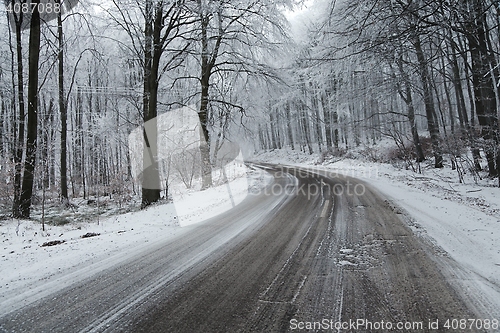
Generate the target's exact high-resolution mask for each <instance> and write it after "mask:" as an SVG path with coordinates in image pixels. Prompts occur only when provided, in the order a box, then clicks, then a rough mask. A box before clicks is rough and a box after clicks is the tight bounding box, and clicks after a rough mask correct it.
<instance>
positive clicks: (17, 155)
mask: <svg viewBox="0 0 500 333" xmlns="http://www.w3.org/2000/svg"><path fill="white" fill-rule="evenodd" d="M19 15H20V16H19V17H17V15H14V19H15V31H16V32H15V35H16V55H17V99H18V103H19V119H17V122H18V128H17V130H16V124H14V126H13V127H14V138H15V144H14V147H15V152H14V170H15V172H14V201H13V205H12V216H13V217H14V218H20V217H22V215H21V180H22V171H23V166H22V161H23V150H24V130H25V129H24V123H25V116H26V115H25V112H26V107H25V105H24V74H23V71H24V69H23V52H22V40H21V25H22V19H23V15H22V13H20V14H19ZM16 131H17V135H18V137H17V138H16V134H15V132H16Z"/></svg>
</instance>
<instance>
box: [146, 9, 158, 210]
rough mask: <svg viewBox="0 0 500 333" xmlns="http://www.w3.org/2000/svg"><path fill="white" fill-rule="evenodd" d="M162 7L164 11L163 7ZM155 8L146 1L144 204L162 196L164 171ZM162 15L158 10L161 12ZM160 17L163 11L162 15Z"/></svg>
mask: <svg viewBox="0 0 500 333" xmlns="http://www.w3.org/2000/svg"><path fill="white" fill-rule="evenodd" d="M158 10H160V11H161V8H159V9H158ZM154 11H155V9H154V8H153V2H152V1H151V0H148V1H147V2H146V23H145V29H144V31H145V45H144V93H143V121H144V129H143V136H144V142H143V145H144V149H143V170H142V172H143V179H142V205H141V206H142V208H144V207H147V206H149V205H151V204H152V203H154V202H157V201H158V200H160V194H161V188H160V174H159V170H158V146H157V142H158V129H157V126H156V125H157V124H156V116H157V96H158V82H157V80H158V63H159V58H160V55H161V53H160V54H156V52H157V51H159V50H158V49H157V48H158V45H157V44H155V42H158V40H159V31H157V30H158V27H156V24H157V21H158V20H155V19H154V17H153V13H154ZM157 15H158V14H157ZM159 17H160V20H161V17H162V15H160V16H159Z"/></svg>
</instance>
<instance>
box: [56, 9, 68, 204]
mask: <svg viewBox="0 0 500 333" xmlns="http://www.w3.org/2000/svg"><path fill="white" fill-rule="evenodd" d="M55 1H56V3H59V4H60V3H61V0H55ZM57 39H58V43H59V45H58V46H59V49H58V52H57V60H58V80H59V113H60V115H61V200H62V201H63V202H67V201H68V177H67V170H68V166H67V160H68V158H67V147H68V145H67V134H68V113H67V104H66V101H65V99H64V51H63V48H64V36H63V27H62V17H61V11H59V13H58V15H57Z"/></svg>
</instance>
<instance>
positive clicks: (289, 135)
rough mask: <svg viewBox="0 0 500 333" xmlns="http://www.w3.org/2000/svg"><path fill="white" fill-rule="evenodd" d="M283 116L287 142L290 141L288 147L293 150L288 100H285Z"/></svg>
mask: <svg viewBox="0 0 500 333" xmlns="http://www.w3.org/2000/svg"><path fill="white" fill-rule="evenodd" d="M285 116H286V128H287V134H288V142H290V147H291V148H292V150H295V145H294V142H293V131H292V117H291V115H290V102H286V104H285Z"/></svg>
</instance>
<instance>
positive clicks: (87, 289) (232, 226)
mask: <svg viewBox="0 0 500 333" xmlns="http://www.w3.org/2000/svg"><path fill="white" fill-rule="evenodd" d="M261 167H265V168H267V169H268V171H269V172H271V173H272V174H274V175H275V180H274V183H272V184H270V185H269V186H268V187H267V188H266V189H265V190H263V191H261V192H260V193H258V194H253V195H251V196H249V197H248V198H247V199H245V201H244V202H243V203H241V204H240V205H238V206H237V207H236V208H234V209H233V210H231V211H229V212H226V213H225V214H222V215H220V216H218V217H216V218H213V219H211V220H209V221H207V222H204V223H203V224H200V225H198V226H195V227H191V228H190V230H189V232H186V233H184V234H183V235H182V237H178V238H175V239H173V240H169V241H168V242H165V243H164V244H160V245H156V246H154V247H152V248H150V249H148V250H147V251H144V252H142V253H139V254H138V255H137V256H136V257H135V258H134V259H132V260H130V261H128V262H126V263H121V264H119V265H116V266H113V267H109V268H108V269H106V270H104V271H102V272H100V273H98V274H95V275H94V276H92V277H91V278H88V279H86V280H85V281H83V282H80V283H77V284H75V285H72V286H70V287H67V288H64V289H63V290H60V291H59V292H57V293H55V294H53V295H50V296H49V297H47V298H44V299H42V300H39V301H37V302H35V303H33V304H31V305H29V306H27V307H24V308H22V309H19V310H17V311H15V312H11V313H9V314H6V315H3V316H2V317H1V318H0V327H1V330H3V331H5V332H306V331H310V332H326V331H329V332H445V331H449V332H462V331H463V332H479V330H477V329H476V330H445V329H444V327H443V325H444V323H445V322H446V320H448V319H453V318H459V319H460V318H478V316H480V314H478V313H474V311H475V310H474V309H475V306H474V304H471V302H470V301H469V300H467V299H466V298H464V297H463V296H462V294H461V293H460V292H459V290H457V287H456V285H453V284H452V281H451V279H449V278H448V277H447V275H446V274H443V272H442V271H443V269H444V268H446V269H447V268H449V267H442V265H443V262H446V260H448V261H449V260H451V259H446V260H445V261H444V260H443V259H442V258H441V259H439V260H437V259H436V258H437V257H440V256H442V254H440V253H438V252H437V251H436V249H435V248H433V247H432V246H429V245H428V244H426V243H425V242H423V241H422V240H421V239H419V237H417V236H415V235H414V234H413V233H412V231H411V229H410V228H409V227H408V226H406V224H405V223H404V222H403V220H402V219H401V217H400V214H397V211H396V212H395V209H394V207H393V206H392V205H391V204H389V203H388V202H387V200H385V199H384V198H383V197H382V196H381V195H379V194H378V193H377V192H376V191H375V190H373V189H371V188H370V187H369V186H368V185H366V184H365V183H363V182H361V181H359V180H356V179H353V178H348V177H343V176H339V175H335V176H334V177H332V175H321V174H318V173H315V172H309V171H307V170H304V169H298V168H292V167H290V168H285V167H278V166H273V165H261ZM314 322H316V324H314ZM318 322H319V323H321V325H319V323H318ZM353 322H356V324H357V325H356V326H353ZM370 323H371V325H372V326H369V325H370ZM430 323H433V325H435V323H438V325H439V327H438V329H437V330H436V329H434V327H435V326H433V327H432V328H431V327H429V326H430V325H431V324H430ZM358 324H359V325H358ZM389 324H390V325H391V327H392V329H389V328H391V327H390V326H389ZM314 325H315V326H314ZM374 325H375V326H374ZM377 325H378V326H377ZM397 325H413V329H409V330H404V329H403V330H401V329H398V328H397ZM420 325H421V326H420ZM377 327H378V328H379V329H376V328H377ZM407 327H408V328H409V327H410V326H407ZM299 328H304V329H303V330H299ZM307 328H311V329H307ZM491 331H492V330H490V332H491Z"/></svg>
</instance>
